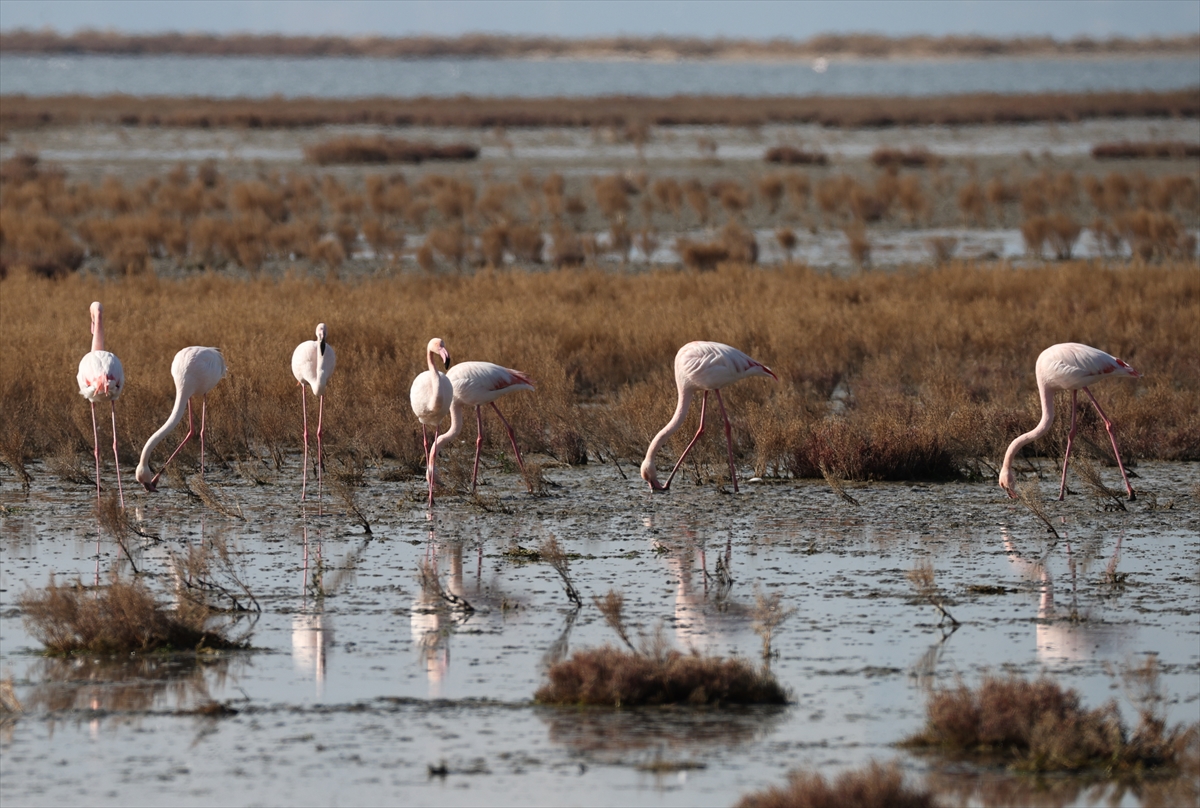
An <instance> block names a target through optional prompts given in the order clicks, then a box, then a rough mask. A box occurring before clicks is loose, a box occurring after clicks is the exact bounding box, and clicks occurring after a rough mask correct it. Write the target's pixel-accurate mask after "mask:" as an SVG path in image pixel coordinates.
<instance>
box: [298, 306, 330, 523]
mask: <svg viewBox="0 0 1200 808" xmlns="http://www.w3.org/2000/svg"><path fill="white" fill-rule="evenodd" d="M336 364H337V354H336V353H335V352H334V350H333V346H332V345H330V344H328V343H327V342H325V323H317V338H316V339H310V340H305V341H304V342H302V343H300V344H299V345H297V346H296V350H294V351H292V375H293V376H295V377H296V384H297V385H299V387H300V412H301V414H302V415H303V418H304V471H303V473H302V474H301V478H300V501H301V502H303V501H304V499H305V495H306V493H307V490H308V403H307V401H306V399H305V396H304V384H305V382H307V383H308V388H309V389H310V390H312V394H313V395H314V396H316V397H317V501H318V502H320V500H321V461H322V458H323V456H324V455H323V454H322V451H321V437H322V435H323V434H324V419H325V386H326V385H327V384H329V377H331V376H332V375H333V368H334V365H336Z"/></svg>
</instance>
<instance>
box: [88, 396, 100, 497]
mask: <svg viewBox="0 0 1200 808" xmlns="http://www.w3.org/2000/svg"><path fill="white" fill-rule="evenodd" d="M88 403H89V404H91V405H92V446H94V447H95V450H94V451H93V452H92V454H94V455H95V456H96V507H97V508H99V507H100V432H99V431H98V430H97V429H96V402H94V401H90V402H88Z"/></svg>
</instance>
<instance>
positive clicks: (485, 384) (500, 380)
mask: <svg viewBox="0 0 1200 808" xmlns="http://www.w3.org/2000/svg"><path fill="white" fill-rule="evenodd" d="M446 375H447V376H448V377H449V378H450V382H451V383H452V384H453V385H454V402H453V403H452V404H451V405H450V429H449V430H447V431H446V433H445V434H444V435H442V436H441V437H440V438H438V439H437V440H436V441H434V444H433V453H434V454H437V451H438V449H439V448H440V447H441V445H442V444H444V443H449V442H450V441H452V440H454V438H455V437H457V436H458V433H459V431H460V430H462V425H463V414H462V413H463V407H474V408H475V427H476V436H475V466H474V468H473V469H472V470H471V493H472V494H473V493H475V480H476V479H477V478H478V477H479V453H480V451H481V450H482V448H483V413H482V412H481V410H480V408H481V407H483V405H485V404H491V405H492V409H493V410H495V411H496V415H497V416H499V418H500V422H501V423H502V424H504V428H505V429H507V430H508V439H509V441H510V442H511V443H512V447H513V452H514V453H515V454H516V456H517V465H518V466H520V468H521V475H522V476H525V463H524V461H523V460H521V450H520V449H518V448H517V436H516V435H514V434H513V429H512V426H511V425H510V424H509V423H508V420H507V419H506V418H505V417H504V414H503V413H502V412H500V408H499V407H497V406H496V399H498V398H500V397H501V396H506V395H508V394H509V393H515V392H516V391H518V390H533V389H534V387H533V380H532V379H530V378H529V377H528V376H526V375H525V374H524V373H522V372H521V371H519V370H513V369H512V368H506V367H501V366H500V365H493V364H492V363H491V362H463V363H462V364H460V365H455V366H454V369H453V370H450V371H449V372H448V373H447V374H446ZM525 485H526V486H527V487H528V488H529V492H530V493H533V486H532V485H531V484H530V482H529V479H528V478H526V480H525Z"/></svg>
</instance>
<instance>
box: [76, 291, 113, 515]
mask: <svg viewBox="0 0 1200 808" xmlns="http://www.w3.org/2000/svg"><path fill="white" fill-rule="evenodd" d="M90 314H91V320H92V350H91V352H90V353H88V354H86V355H85V356H84V357H83V359H81V360H79V373H78V374H77V375H76V377H75V378H76V381H78V382H79V394H80V395H81V396H83V397H84V398H86V399H87V400H88V403H89V404H91V406H92V438H93V440H94V443H95V455H96V503H97V504H99V503H100V433H99V431H98V430H97V429H96V402H97V401H107V402H108V405H109V407H110V408H111V409H112V430H113V464H114V465H115V466H116V467H117V492H118V494H119V496H120V498H121V507H122V508H124V507H125V491H124V489H123V488H122V487H121V460H120V458H119V457H117V405H116V403H115V402H116V400H117V399H118V398H120V396H121V390H123V389H124V387H125V370H124V369H123V368H122V367H121V360H120V359H117V357H116V355H115V354H112V353H109V352H108V351H106V350H104V319H103V317H104V307H103V306H101V305H100V303H99V302H96V303H93V304H92V305H91V308H90Z"/></svg>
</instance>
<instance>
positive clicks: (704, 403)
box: [663, 390, 708, 491]
mask: <svg viewBox="0 0 1200 808" xmlns="http://www.w3.org/2000/svg"><path fill="white" fill-rule="evenodd" d="M707 407H708V391H707V390H705V391H704V397H703V398H701V399H700V428H699V429H697V430H696V434H695V435H694V436H693V437H692V442H691V443H689V444H688V445H687V448H686V449H684V450H683V454H681V455H680V456H679V459H678V460H676V461H675V468H673V469H671V476H670V477H668V478H667V481H666V483H664V484H663V490H664V491H666V490H667V489H669V488H670V487H671V480H673V479H675V472H677V471H679V467H680V466H682V465H683V459H684V458H685V457H687V456H688V452H690V451H691V450H692V447H693V446H695V445H696V441H697V440H699V439H700V436H701V435H703V434H704V412H705V410H706V409H707Z"/></svg>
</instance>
